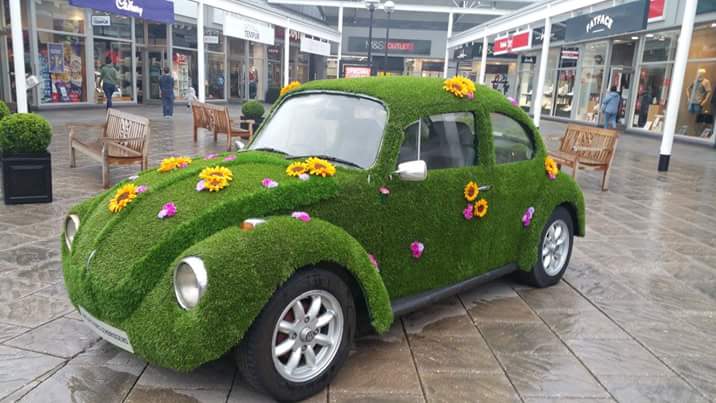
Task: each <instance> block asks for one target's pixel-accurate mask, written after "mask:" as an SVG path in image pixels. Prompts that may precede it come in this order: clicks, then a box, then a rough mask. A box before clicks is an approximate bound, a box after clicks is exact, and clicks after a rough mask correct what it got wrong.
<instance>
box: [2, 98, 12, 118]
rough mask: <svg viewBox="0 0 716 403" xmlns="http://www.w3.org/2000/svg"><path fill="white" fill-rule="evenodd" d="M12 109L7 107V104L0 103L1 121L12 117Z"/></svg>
mask: <svg viewBox="0 0 716 403" xmlns="http://www.w3.org/2000/svg"><path fill="white" fill-rule="evenodd" d="M10 113H11V112H10V108H8V107H7V105H6V104H5V102H3V101H0V120H3V119H5V117H7V116H10Z"/></svg>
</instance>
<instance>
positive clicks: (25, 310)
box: [0, 294, 73, 327]
mask: <svg viewBox="0 0 716 403" xmlns="http://www.w3.org/2000/svg"><path fill="white" fill-rule="evenodd" d="M72 309H73V307H72V305H71V304H70V303H69V302H68V301H65V300H60V299H54V298H49V297H47V296H42V295H36V294H33V295H28V296H26V297H23V298H20V299H16V300H14V301H12V302H10V303H7V304H0V322H4V323H8V324H13V325H19V326H26V327H36V326H39V325H41V324H43V323H45V322H49V321H50V320H52V319H54V318H57V317H58V316H62V315H63V314H65V313H68V312H70V311H71V310H72Z"/></svg>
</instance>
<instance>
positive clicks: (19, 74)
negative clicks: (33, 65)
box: [10, 0, 27, 113]
mask: <svg viewBox="0 0 716 403" xmlns="http://www.w3.org/2000/svg"><path fill="white" fill-rule="evenodd" d="M10 25H11V29H12V51H13V55H15V57H13V63H14V66H15V90H16V91H17V94H16V95H17V112H18V113H27V84H26V83H25V46H24V44H23V40H22V13H21V12H20V0H10Z"/></svg>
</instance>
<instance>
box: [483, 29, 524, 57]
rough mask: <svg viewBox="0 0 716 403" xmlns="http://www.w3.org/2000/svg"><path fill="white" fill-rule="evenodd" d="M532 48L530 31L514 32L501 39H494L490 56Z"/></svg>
mask: <svg viewBox="0 0 716 403" xmlns="http://www.w3.org/2000/svg"><path fill="white" fill-rule="evenodd" d="M531 47H532V31H523V32H516V33H514V34H510V35H507V36H503V37H501V38H496V39H495V43H494V45H492V48H493V49H492V54H493V55H495V56H498V55H504V54H506V53H512V52H517V51H520V50H524V49H529V48H531Z"/></svg>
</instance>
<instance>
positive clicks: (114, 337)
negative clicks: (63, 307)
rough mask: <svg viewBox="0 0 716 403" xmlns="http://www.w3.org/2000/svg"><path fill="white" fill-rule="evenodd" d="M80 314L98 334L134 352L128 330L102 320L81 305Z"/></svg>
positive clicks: (123, 348)
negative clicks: (125, 330)
mask: <svg viewBox="0 0 716 403" xmlns="http://www.w3.org/2000/svg"><path fill="white" fill-rule="evenodd" d="M79 311H80V316H82V319H84V321H85V323H87V326H89V327H90V328H91V329H92V330H94V332H95V333H97V335H98V336H100V337H101V338H103V339H105V340H107V341H108V342H110V343H112V344H114V345H115V346H117V347H119V348H121V349H122V350H126V351H129V352H130V353H134V348H133V347H132V343H131V342H130V341H129V335H127V333H126V332H124V331H122V330H120V329H117V328H116V327H114V326H112V325H109V324H107V323H104V322H102V321H101V320H99V319H97V318H95V317H94V316H92V314H90V313H89V312H87V310H85V309H84V308H82V307H81V306H80V307H79Z"/></svg>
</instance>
